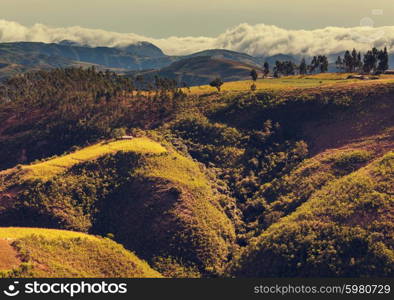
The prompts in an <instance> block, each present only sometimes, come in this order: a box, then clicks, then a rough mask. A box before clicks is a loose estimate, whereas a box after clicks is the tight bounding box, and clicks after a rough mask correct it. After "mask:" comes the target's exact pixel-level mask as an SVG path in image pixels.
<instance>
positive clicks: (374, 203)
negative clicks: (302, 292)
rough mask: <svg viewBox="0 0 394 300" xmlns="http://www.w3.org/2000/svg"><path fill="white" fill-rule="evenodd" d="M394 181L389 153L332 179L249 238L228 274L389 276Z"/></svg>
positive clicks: (393, 266)
mask: <svg viewBox="0 0 394 300" xmlns="http://www.w3.org/2000/svg"><path fill="white" fill-rule="evenodd" d="M346 163H348V164H349V163H351V160H348V161H347V162H346ZM393 182H394V153H393V152H389V153H387V154H386V155H383V156H382V157H380V158H379V159H377V160H375V161H373V162H372V163H371V164H368V165H367V166H366V167H364V168H362V169H360V170H358V171H356V172H354V173H352V174H350V175H348V176H345V177H343V178H340V179H337V180H332V181H331V182H329V183H328V184H326V185H325V186H324V187H323V188H322V189H320V190H317V191H316V192H315V193H313V194H312V196H311V197H310V199H309V200H308V202H306V203H305V204H304V205H302V206H300V207H299V208H298V209H297V210H296V211H295V212H294V213H293V214H291V215H290V216H288V217H286V218H283V219H281V220H279V221H278V222H277V223H275V224H274V225H272V226H271V227H269V228H268V229H267V230H266V231H265V232H264V233H263V234H262V235H260V236H259V237H257V238H256V239H255V240H253V241H252V242H251V244H250V245H249V246H248V247H247V248H246V249H245V251H244V252H243V253H242V254H241V257H240V259H239V260H235V261H234V263H233V265H232V269H231V273H232V274H234V275H236V276H242V277H243V276H246V277H270V276H272V277H281V276H283V274H286V276H290V277H292V276H300V277H304V276H308V277H322V276H325V277H335V276H339V277H359V276H390V277H392V276H393V274H394V252H393V248H392V243H393V233H394V231H393V230H394V228H393V218H394V215H393V212H394V198H393V191H394V190H393V185H392V183H393Z"/></svg>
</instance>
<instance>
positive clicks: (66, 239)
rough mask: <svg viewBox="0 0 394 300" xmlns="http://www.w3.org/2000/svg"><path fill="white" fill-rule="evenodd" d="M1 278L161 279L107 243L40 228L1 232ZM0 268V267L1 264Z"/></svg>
mask: <svg viewBox="0 0 394 300" xmlns="http://www.w3.org/2000/svg"><path fill="white" fill-rule="evenodd" d="M0 241H2V243H0V250H4V249H5V248H9V249H7V250H8V252H7V254H8V257H7V256H2V257H1V262H4V261H8V265H7V264H3V268H2V269H1V270H0V276H1V277H44V278H48V277H66V278H76V277H110V278H113V277H122V278H134V277H138V278H141V277H146V278H157V277H162V276H161V275H160V274H159V273H158V272H156V271H154V270H153V269H151V268H150V267H149V265H148V264H147V263H146V262H144V261H142V260H140V259H139V258H138V257H137V256H135V255H134V254H133V253H132V252H129V251H127V250H125V249H124V248H123V247H122V246H121V245H119V244H116V243H115V242H113V241H111V240H109V239H103V238H99V237H94V236H90V235H87V234H82V233H76V232H70V231H63V230H50V229H40V228H0ZM0 265H1V263H0Z"/></svg>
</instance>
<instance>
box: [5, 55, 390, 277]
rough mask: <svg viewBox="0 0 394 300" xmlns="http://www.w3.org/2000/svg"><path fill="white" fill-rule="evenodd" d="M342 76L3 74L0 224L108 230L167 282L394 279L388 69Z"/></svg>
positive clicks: (96, 231) (103, 233)
mask: <svg viewBox="0 0 394 300" xmlns="http://www.w3.org/2000/svg"><path fill="white" fill-rule="evenodd" d="M192 60H196V61H202V62H203V64H202V67H201V68H202V69H203V68H204V67H205V66H206V64H205V63H206V62H207V61H210V62H212V61H214V62H215V63H218V64H219V63H223V60H219V62H217V60H215V59H211V58H206V57H195V58H192ZM188 61H189V60H186V61H184V63H185V67H189V65H188ZM225 62H226V61H225ZM211 65H212V64H211ZM194 66H198V65H194ZM232 66H233V65H232ZM180 67H182V64H181V65H180ZM243 67H244V66H242V68H243ZM195 70H199V69H198V68H197V67H196V68H195ZM248 76H249V75H248ZM346 78H347V75H346V74H321V75H310V76H293V77H286V78H280V79H270V80H268V79H266V80H261V81H258V82H257V83H256V85H258V89H257V90H256V91H255V92H251V91H250V88H249V87H250V80H247V81H244V82H229V83H225V85H224V88H223V92H221V93H218V92H216V91H214V89H212V88H210V89H208V88H207V89H203V88H201V91H200V89H199V88H192V89H190V91H189V90H188V89H182V90H180V89H178V88H175V87H164V88H161V89H158V90H156V91H152V92H146V91H145V92H143V91H135V90H134V89H133V88H132V87H131V86H130V85H129V84H130V82H128V81H127V80H126V79H125V78H123V77H119V76H117V75H115V74H112V73H97V72H95V71H94V70H92V69H89V70H62V71H61V70H57V71H53V72H48V73H47V72H41V73H37V74H35V75H34V76H33V75H30V76H25V77H20V78H16V79H13V80H12V81H9V82H7V83H6V84H5V85H4V86H2V88H1V89H0V91H1V95H2V96H1V97H0V99H1V100H2V103H1V104H0V120H1V122H0V153H2V155H1V156H0V163H1V167H2V171H1V172H0V199H1V200H0V209H1V210H0V226H34V227H51V228H64V229H70V230H75V231H82V232H89V233H94V234H100V235H103V236H105V235H108V236H111V237H113V238H114V239H115V240H116V241H117V242H119V243H121V244H123V245H124V246H125V247H126V248H127V249H130V250H132V251H135V252H136V254H137V255H138V257H140V258H142V259H145V260H147V261H148V262H149V264H150V265H151V266H152V267H153V268H154V269H155V270H157V271H158V272H159V273H160V274H162V275H164V276H168V277H199V276H204V277H214V276H235V277H256V276H281V277H289V276H330V277H337V276H338V277H339V276H354V277H358V276H392V272H393V269H394V260H393V254H392V251H393V232H392V224H393V214H392V211H393V200H394V199H393V191H392V187H393V186H394V178H393V176H392V174H393V164H392V151H393V149H394V106H393V104H394V102H393V94H394V80H393V77H390V76H386V75H385V76H381V77H377V79H376V80H363V81H361V80H356V79H346ZM226 86H227V88H226ZM54 87H56V88H54ZM196 89H197V90H199V92H195V91H196ZM64 91H66V92H64ZM123 135H128V136H129V137H125V138H124V139H118V140H115V139H111V138H114V137H118V138H119V137H121V136H123ZM130 136H132V137H130ZM37 159H40V160H37ZM35 160H36V161H35ZM18 163H19V165H18ZM7 249H8V250H7V251H8V252H9V253H10V251H11V250H12V249H11V250H10V248H7ZM10 263H12V260H11V262H10Z"/></svg>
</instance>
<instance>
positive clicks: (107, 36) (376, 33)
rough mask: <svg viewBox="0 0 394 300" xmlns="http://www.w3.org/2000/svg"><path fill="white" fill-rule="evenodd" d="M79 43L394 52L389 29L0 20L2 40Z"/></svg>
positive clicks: (183, 49) (187, 49)
mask: <svg viewBox="0 0 394 300" xmlns="http://www.w3.org/2000/svg"><path fill="white" fill-rule="evenodd" d="M62 40H70V41H75V42H78V43H80V44H84V45H89V46H92V47H97V46H108V47H116V46H125V45H129V44H132V43H136V42H138V41H148V42H151V43H153V44H155V45H156V46H158V47H160V48H161V49H162V50H163V51H164V52H165V53H167V54H171V55H181V54H190V53H193V52H197V51H201V50H206V49H212V48H223V49H228V50H234V51H240V52H246V53H248V54H251V55H274V54H279V53H283V54H294V55H314V54H332V53H337V52H340V51H343V50H346V49H352V48H357V49H359V50H361V51H365V50H367V49H369V48H371V46H377V47H383V46H386V45H387V46H388V48H389V50H390V52H394V26H386V27H376V28H374V27H366V26H365V27H353V28H341V27H327V28H323V29H316V30H286V29H282V28H279V27H276V26H272V25H264V24H258V25H253V26H252V25H249V24H240V25H238V26H236V27H234V28H230V29H228V30H227V31H226V32H224V33H222V34H220V35H219V36H217V37H215V38H212V37H169V38H163V39H154V38H149V37H144V36H141V35H137V34H134V33H116V32H109V31H105V30H98V29H87V28H82V27H79V26H74V27H65V28H52V27H49V26H46V25H42V24H36V25H34V26H31V27H26V26H23V25H21V24H19V23H16V22H10V21H6V20H0V42H16V41H30V42H45V43H51V42H55V43H56V42H60V41H62Z"/></svg>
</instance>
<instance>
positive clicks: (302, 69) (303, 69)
mask: <svg viewBox="0 0 394 300" xmlns="http://www.w3.org/2000/svg"><path fill="white" fill-rule="evenodd" d="M299 68H300V74H302V75H305V74H306V73H308V66H307V65H306V62H305V58H303V59H302V60H301V63H300V67H299Z"/></svg>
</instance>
